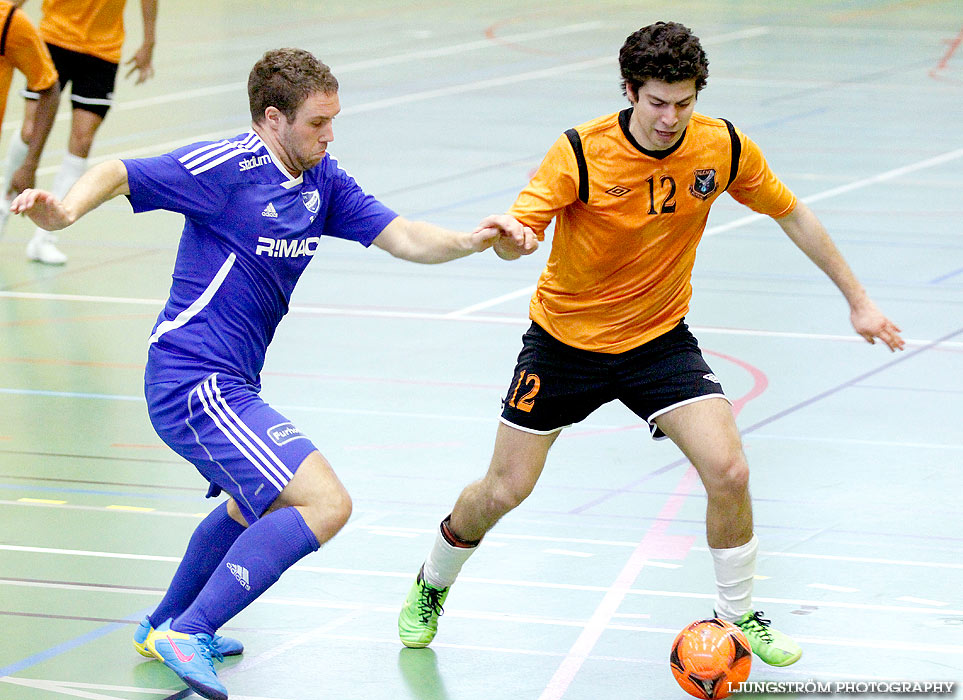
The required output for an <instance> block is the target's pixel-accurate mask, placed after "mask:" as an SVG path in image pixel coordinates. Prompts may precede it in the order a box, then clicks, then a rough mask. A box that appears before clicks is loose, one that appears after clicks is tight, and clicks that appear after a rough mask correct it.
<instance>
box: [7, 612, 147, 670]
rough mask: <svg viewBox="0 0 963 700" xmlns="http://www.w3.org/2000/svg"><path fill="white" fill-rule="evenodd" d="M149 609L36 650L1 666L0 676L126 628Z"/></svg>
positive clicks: (34, 664)
mask: <svg viewBox="0 0 963 700" xmlns="http://www.w3.org/2000/svg"><path fill="white" fill-rule="evenodd" d="M151 610H152V608H144V609H143V610H140V611H138V612H136V613H133V614H132V615H130V616H128V617H125V618H124V620H125V621H126V622H112V623H110V624H108V625H104V626H103V627H100V628H98V629H95V630H91V631H90V632H87V633H86V634H82V635H80V636H79V637H74V638H73V639H71V640H68V641H66V642H63V643H62V644H58V645H57V646H53V647H50V648H49V649H47V650H45V651H41V652H37V653H36V654H34V655H33V656H28V657H27V658H25V659H22V660H20V661H17V662H16V663H13V664H10V665H9V666H4V667H3V668H0V678H3V677H4V676H12V675H13V674H15V673H20V672H21V671H24V670H26V669H28V668H30V667H31V666H36V665H37V664H40V663H43V662H44V661H49V660H50V659H52V658H54V657H55V656H60V655H61V654H64V653H66V652H68V651H72V650H73V649H76V648H77V647H79V646H82V645H84V644H87V643H88V642H92V641H94V640H95V639H100V638H101V637H104V636H106V635H108V634H111V633H112V632H116V631H117V630H121V629H126V628H127V627H128V625H127V624H126V623H132V622H140V621H141V620H142V619H143V617H144V615H146V614H147V613H149V612H150V611H151Z"/></svg>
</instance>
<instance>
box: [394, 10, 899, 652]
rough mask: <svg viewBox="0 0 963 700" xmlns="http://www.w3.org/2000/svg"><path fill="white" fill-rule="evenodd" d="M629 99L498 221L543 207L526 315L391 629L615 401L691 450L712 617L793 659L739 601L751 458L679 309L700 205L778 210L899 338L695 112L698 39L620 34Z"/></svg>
mask: <svg viewBox="0 0 963 700" xmlns="http://www.w3.org/2000/svg"><path fill="white" fill-rule="evenodd" d="M619 66H620V68H621V73H622V81H623V83H622V84H623V90H624V94H625V96H626V97H627V98H628V101H629V105H630V106H629V107H628V108H627V109H625V110H623V111H621V112H617V113H615V114H610V115H608V116H604V117H601V118H599V119H595V120H594V121H590V122H587V123H585V124H582V125H581V126H578V127H576V128H574V129H570V130H568V131H567V132H565V134H563V135H562V136H560V137H559V138H558V140H556V141H555V143H554V145H553V146H552V147H551V149H550V150H549V152H548V155H547V156H546V157H545V159H544V160H543V162H542V164H541V166H540V167H539V168H538V170H537V172H536V173H535V175H534V177H533V178H532V180H531V182H530V183H529V185H528V186H527V187H526V188H525V189H524V190H523V191H522V192H521V193H520V194H519V196H518V198H517V199H516V200H515V203H514V205H513V206H512V207H511V209H510V210H509V217H508V218H507V221H508V222H510V226H509V227H508V228H507V229H506V228H504V226H505V222H506V219H501V220H498V221H496V220H495V219H488V220H485V221H483V222H482V225H483V226H490V227H492V228H493V229H496V230H502V231H504V232H506V233H511V232H515V233H516V234H518V233H520V232H521V231H522V230H523V227H526V226H527V227H530V228H531V230H532V231H533V232H534V234H535V235H536V236H537V237H538V238H542V237H543V236H544V231H545V229H546V227H547V226H548V225H549V223H550V222H551V221H552V220H553V219H554V221H555V233H554V236H553V239H552V251H551V254H550V255H549V259H548V263H547V265H546V267H545V270H544V271H543V272H542V275H541V277H540V278H539V280H538V286H537V288H536V291H535V294H534V296H533V297H532V301H531V305H530V315H531V319H532V325H531V327H530V328H529V329H528V331H527V332H526V333H525V334H524V336H523V337H522V351H521V353H520V354H519V356H518V363H517V365H516V367H515V372H514V375H513V377H512V380H511V383H510V385H509V388H508V391H507V393H506V394H505V400H504V402H503V409H502V414H501V424H500V425H499V426H498V432H497V434H496V437H495V448H494V453H493V455H492V459H491V464H490V466H489V469H488V472H487V474H486V475H485V476H484V477H483V478H482V479H480V480H479V481H476V482H475V483H473V484H470V485H468V486H467V487H465V489H464V490H462V492H461V494H460V495H459V497H458V500H457V501H456V502H455V505H454V508H453V509H452V511H451V514H450V515H449V516H448V517H447V518H445V519H444V520H443V521H442V523H441V525H440V527H439V530H438V533H437V536H436V539H435V544H434V546H433V547H432V549H431V551H430V552H429V554H428V557H427V559H426V560H425V562H424V564H423V565H422V568H421V570H420V571H419V573H418V575H417V577H416V579H415V582H414V584H413V585H412V587H411V590H410V592H409V594H408V598H407V599H406V601H405V604H404V606H403V607H402V609H401V613H400V615H399V617H398V632H399V636H400V637H401V641H402V642H403V643H404V644H405V645H406V646H409V647H424V646H427V645H428V644H429V643H430V642H431V641H432V639H433V638H434V636H435V634H436V632H437V630H438V617H439V615H440V614H441V612H442V604H443V603H444V602H445V600H446V598H447V595H448V591H449V588H450V586H451V585H452V584H453V583H454V581H455V579H456V577H457V576H458V573H459V571H460V570H461V567H462V565H463V564H464V563H465V562H466V561H467V560H468V558H469V557H470V556H471V554H472V552H474V551H475V549H476V547H477V546H478V545H479V543H480V542H481V540H482V538H483V536H484V535H485V533H486V532H488V530H489V529H490V528H491V527H492V526H494V524H495V523H496V522H497V521H498V520H499V518H501V517H502V516H503V515H505V514H506V513H508V512H509V511H510V510H512V509H513V508H515V507H516V506H518V505H519V504H520V503H521V502H522V501H523V500H524V499H525V498H527V497H528V495H529V493H531V491H532V489H533V488H534V487H535V483H536V482H537V481H538V478H539V476H540V475H541V473H542V469H543V467H544V466H545V460H546V457H547V456H548V451H549V449H550V448H551V446H552V444H553V443H554V441H555V439H556V438H557V437H558V435H559V433H560V432H561V431H562V430H563V429H564V428H565V427H567V426H569V425H571V424H573V423H577V422H579V421H581V420H583V419H585V418H586V417H587V416H588V415H589V414H590V413H592V412H593V411H594V410H595V409H597V408H598V407H600V406H602V405H603V404H605V403H608V402H610V401H621V402H622V403H623V404H625V405H626V406H627V407H628V408H629V409H630V410H632V411H633V412H634V413H635V414H636V415H638V416H640V417H641V418H643V419H644V420H645V421H646V422H647V423H648V424H649V427H650V430H651V432H652V436H653V437H654V438H656V439H661V438H669V439H671V440H672V441H673V442H674V443H675V444H676V445H677V446H678V447H679V448H680V450H681V451H682V452H683V454H684V455H685V456H686V458H687V459H688V460H689V461H690V462H691V463H692V464H693V466H694V467H695V469H696V471H697V472H698V474H699V476H700V478H701V479H702V483H703V485H704V486H705V490H706V494H707V496H708V498H707V501H708V504H707V508H706V533H707V537H708V543H709V549H710V552H711V556H712V560H713V565H714V570H715V579H716V591H717V593H716V600H715V606H714V607H715V609H714V611H713V616H715V617H718V618H720V619H724V620H728V621H730V622H733V623H735V624H736V625H738V626H739V627H740V628H742V630H743V632H745V634H746V637H747V638H748V640H749V643H750V646H751V647H752V650H753V652H754V653H755V654H756V655H757V656H758V657H759V658H761V659H762V660H763V661H765V662H766V663H768V664H771V665H774V666H788V665H789V664H792V663H795V662H796V661H797V660H798V659H799V658H800V656H801V654H802V650H801V649H800V647H799V645H798V644H797V643H796V642H795V641H794V640H793V639H792V638H791V637H789V636H788V635H786V634H784V633H782V632H779V631H777V630H776V629H774V628H773V627H772V626H771V623H770V621H769V620H767V619H766V618H764V617H763V616H762V613H761V612H760V611H758V610H756V609H755V608H754V607H753V605H752V583H753V576H754V572H755V562H756V552H757V548H758V540H757V538H756V536H755V534H754V532H753V522H752V503H751V501H750V498H749V488H748V483H749V467H748V464H747V462H746V456H745V453H744V452H743V449H742V441H741V439H740V436H739V431H738V429H737V427H736V423H735V419H734V417H733V414H732V410H731V406H730V404H729V402H728V399H726V396H725V393H724V392H723V389H722V384H721V383H720V381H719V378H718V377H717V376H716V375H715V374H714V373H713V372H712V370H711V369H710V368H709V365H708V364H707V363H706V361H705V358H704V357H703V356H702V352H701V350H700V349H699V344H698V342H697V341H696V339H695V337H694V336H693V335H692V333H690V332H689V329H688V326H686V324H685V321H684V316H685V314H686V312H687V311H688V309H689V302H690V299H691V297H692V282H691V280H692V268H693V264H694V263H695V254H696V247H697V246H698V245H699V241H700V239H701V238H702V234H703V232H704V230H705V226H706V221H707V220H708V216H709V210H710V208H711V207H712V205H713V203H715V201H716V200H717V199H718V198H719V197H720V196H721V195H722V193H723V192H729V194H730V195H732V196H733V197H734V198H735V199H736V200H737V201H739V202H741V203H743V204H745V205H747V206H748V207H750V208H751V209H753V210H755V211H757V212H759V213H761V214H765V215H768V216H770V217H772V218H773V219H775V220H776V222H777V223H778V224H779V225H780V226H781V227H782V228H783V230H784V231H785V232H786V234H787V235H788V236H789V238H790V239H791V240H792V241H793V243H795V244H796V245H797V246H798V247H799V248H800V249H802V251H803V252H805V253H806V254H807V255H808V256H809V258H810V259H811V260H813V262H815V263H816V265H818V266H819V268H820V269H822V270H823V272H825V273H826V274H827V275H828V276H829V277H830V279H832V281H833V282H834V283H835V284H836V286H837V287H839V289H840V291H841V292H842V293H843V296H844V297H845V298H846V300H847V301H848V302H849V306H850V311H851V320H852V323H853V326H854V328H855V329H856V331H857V333H859V334H860V335H862V336H863V337H864V338H866V340H867V341H869V342H870V343H872V342H874V341H875V339H877V338H879V339H881V340H882V341H883V342H884V343H885V344H886V345H887V346H888V347H889V348H890V349H891V350H896V349H901V348H902V346H903V340H902V338H900V335H899V329H898V328H897V327H896V326H895V325H893V324H892V323H891V322H890V321H889V319H887V318H886V317H885V316H884V315H883V314H882V313H881V312H880V310H879V309H878V308H877V307H876V305H875V304H874V303H873V301H872V300H871V299H870V298H869V296H868V295H867V294H866V291H865V290H864V289H863V288H862V286H861V285H860V284H859V282H858V280H857V279H856V278H855V276H854V275H853V273H852V271H851V270H850V268H849V266H848V265H847V264H846V261H845V260H844V259H843V257H842V255H841V254H840V253H839V251H838V250H837V248H836V246H835V245H834V244H833V242H832V240H831V239H830V238H829V236H828V235H827V233H826V231H825V229H824V228H823V226H822V224H821V223H820V222H819V220H818V219H817V218H816V217H815V215H814V214H813V213H812V212H811V211H810V210H809V208H808V207H807V206H806V205H805V204H803V203H802V202H800V201H798V200H797V199H796V197H795V196H794V195H793V193H792V192H790V191H789V189H787V188H786V186H785V185H784V184H783V183H782V182H780V181H779V180H778V179H777V178H776V176H775V175H773V173H772V171H771V170H770V169H769V166H768V165H767V164H766V161H765V159H764V158H763V156H762V153H761V152H760V150H759V148H758V146H756V144H754V143H753V142H752V141H751V140H749V139H748V138H746V136H745V135H744V134H743V133H741V132H740V131H739V130H738V129H736V128H735V127H734V126H732V124H730V123H728V122H726V121H724V120H721V119H710V118H708V117H705V116H703V115H701V114H696V113H695V104H696V99H697V97H698V94H699V91H700V90H701V89H702V88H703V87H705V85H706V79H707V77H708V61H707V60H706V56H705V52H704V51H703V50H702V46H701V43H700V42H699V39H698V38H697V37H696V36H694V35H693V34H692V33H691V31H690V30H689V29H688V28H686V27H684V26H682V25H681V24H677V23H674V22H669V23H666V22H657V23H655V24H652V25H649V26H648V27H643V28H642V29H640V30H638V31H637V32H635V33H633V34H632V35H631V36H629V37H628V38H627V39H626V41H625V43H624V45H623V46H622V50H621V52H620V54H619Z"/></svg>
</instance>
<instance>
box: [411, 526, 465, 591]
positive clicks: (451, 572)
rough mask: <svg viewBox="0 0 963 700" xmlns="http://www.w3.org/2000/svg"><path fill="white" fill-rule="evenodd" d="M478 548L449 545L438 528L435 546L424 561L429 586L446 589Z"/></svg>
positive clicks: (425, 575)
mask: <svg viewBox="0 0 963 700" xmlns="http://www.w3.org/2000/svg"><path fill="white" fill-rule="evenodd" d="M476 549H478V546H477V545H475V546H474V547H456V546H454V545H453V544H450V543H449V542H448V540H446V539H445V536H444V535H443V534H442V533H441V527H440V526H439V528H438V536H437V537H436V538H435V546H434V547H432V548H431V553H430V554H429V555H428V558H427V559H425V567H424V577H425V581H427V582H428V583H429V584H430V585H432V586H434V587H435V588H448V586H450V585H451V584H453V583H454V582H455V579H456V578H458V572H459V571H461V567H462V566H464V564H465V562H466V561H468V557H470V556H471V555H472V554H474V553H475V550H476Z"/></svg>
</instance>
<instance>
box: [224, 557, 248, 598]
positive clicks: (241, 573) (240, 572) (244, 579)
mask: <svg viewBox="0 0 963 700" xmlns="http://www.w3.org/2000/svg"><path fill="white" fill-rule="evenodd" d="M227 568H228V570H229V571H230V572H231V573H232V574H234V578H236V579H237V582H238V583H239V584H241V585H242V586H244V590H246V591H249V590H251V584H250V583H248V581H249V580H250V577H251V575H250V574H249V573H248V571H247V569H245V568H244V567H243V566H238V565H237V564H231V563H230V562H228V563H227Z"/></svg>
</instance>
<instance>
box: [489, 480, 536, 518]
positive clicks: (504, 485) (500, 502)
mask: <svg viewBox="0 0 963 700" xmlns="http://www.w3.org/2000/svg"><path fill="white" fill-rule="evenodd" d="M533 487H534V484H530V483H528V482H526V481H523V480H519V479H512V478H506V479H499V480H498V481H496V482H495V483H494V484H493V487H492V488H491V489H489V494H488V502H489V509H490V510H491V511H492V512H493V513H494V514H496V515H498V516H499V517H501V516H502V515H504V514H505V513H507V512H508V511H510V510H513V509H514V508H517V507H518V506H519V505H520V504H521V503H522V501H524V500H525V499H526V498H528V497H529V495H531V493H532V488H533Z"/></svg>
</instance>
